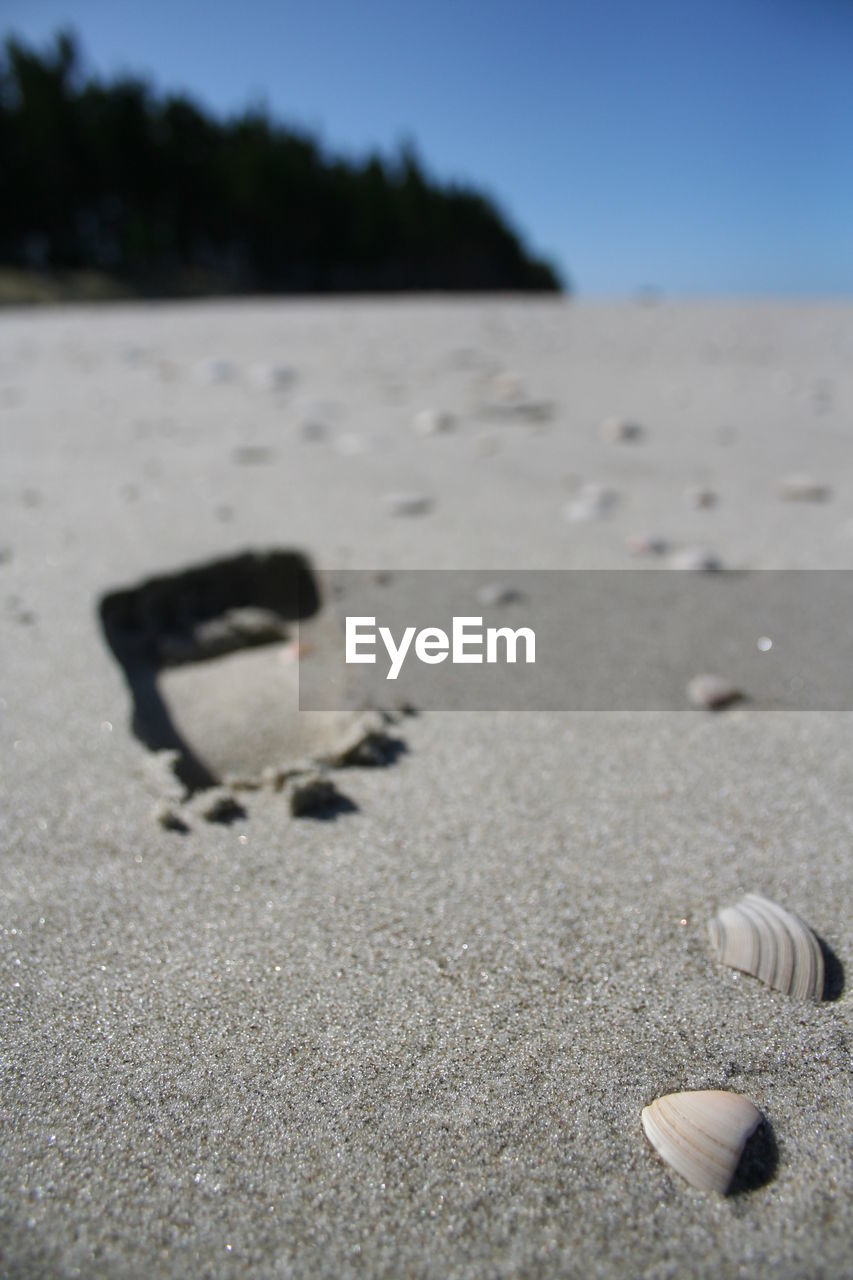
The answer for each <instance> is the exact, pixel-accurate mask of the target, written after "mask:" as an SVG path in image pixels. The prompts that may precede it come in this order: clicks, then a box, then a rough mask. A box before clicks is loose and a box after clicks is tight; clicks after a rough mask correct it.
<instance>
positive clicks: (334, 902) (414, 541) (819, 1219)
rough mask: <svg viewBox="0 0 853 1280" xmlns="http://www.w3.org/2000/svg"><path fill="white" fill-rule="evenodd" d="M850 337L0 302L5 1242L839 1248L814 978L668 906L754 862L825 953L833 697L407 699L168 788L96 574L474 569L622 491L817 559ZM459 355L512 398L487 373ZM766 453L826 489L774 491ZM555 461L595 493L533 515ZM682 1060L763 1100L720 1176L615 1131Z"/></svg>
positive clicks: (339, 309)
mask: <svg viewBox="0 0 853 1280" xmlns="http://www.w3.org/2000/svg"><path fill="white" fill-rule="evenodd" d="M851 357H853V309H851V308H849V307H845V306H841V305H836V306H830V305H826V306H823V305H806V304H801V305H782V304H774V305H770V304H766V305H747V304H738V305H735V304H731V305H728V304H727V305H722V304H714V305H712V304H707V305H698V304H697V305H687V304H676V303H664V304H661V305H658V306H654V307H641V306H638V305H636V304H624V305H623V304H609V305H603V304H602V305H593V304H580V305H572V306H569V305H566V304H564V303H561V302H535V301H529V302H518V301H511V300H497V301H491V302H489V301H483V302H480V301H458V302H450V301H444V300H439V299H433V300H424V301H420V302H412V301H381V302H380V301H377V302H359V301H351V302H343V303H342V302H338V301H327V302H313V301H312V302H293V303H284V304H282V303H255V302H247V303H229V304H204V305H184V306H148V307H144V306H127V307H125V306H120V307H118V306H117V307H110V308H109V309H96V308H92V309H88V308H74V309H67V310H56V311H43V312H41V311H40V312H24V311H18V312H7V313H5V314H4V315H2V316H1V317H0V433H2V437H0V438H2V452H3V469H2V475H0V489H2V497H3V519H2V529H0V552H2V553H3V554H2V555H0V602H2V614H1V615H0V617H2V647H3V667H2V670H3V677H2V688H0V698H2V702H0V711H2V716H0V734H2V754H0V761H1V762H2V779H0V787H2V804H1V805H0V823H2V840H3V876H2V881H0V928H2V950H0V964H2V975H3V978H2V984H0V1026H2V1084H0V1102H2V1133H0V1274H3V1275H8V1276H40V1275H61V1276H72V1275H79V1276H86V1277H90V1276H110V1277H123V1276H128V1277H130V1276H139V1275H150V1276H164V1277H165V1276H188V1277H189V1276H192V1277H198V1276H220V1275H221V1276H229V1275H252V1276H271V1277H272V1276H281V1277H285V1276H287V1277H290V1276H329V1277H346V1276H365V1275H367V1276H374V1275H375V1276H388V1277H392V1276H393V1277H397V1276H403V1275H406V1276H415V1277H449V1276H453V1277H457V1276H458V1277H501V1276H514V1275H525V1276H558V1275H559V1276H596V1277H598V1276H601V1277H612V1276H632V1277H637V1276H643V1277H650V1278H651V1277H654V1278H658V1277H666V1276H676V1275H683V1274H685V1273H689V1274H691V1275H698V1276H709V1277H710V1276H714V1277H721V1276H722V1277H725V1276H736V1275H757V1274H769V1273H770V1272H771V1270H772V1272H773V1274H775V1275H776V1276H778V1277H796V1276H818V1275H824V1276H833V1277H835V1276H845V1275H853V1263H851V1250H850V1242H851V1238H853V1194H852V1193H853V1147H851V1132H853V1114H851V1113H853V1098H851V1082H853V1076H851V1063H850V1045H851V1030H853V1028H851V1001H850V993H849V988H848V986H847V985H843V986H842V989H841V990H840V992H837V991H836V992H835V993H834V994H836V995H837V996H838V998H836V999H834V1000H832V1001H828V1002H825V1003H823V1004H821V1005H802V1004H796V1003H794V1002H792V1001H790V1000H787V999H785V998H784V997H783V996H781V995H779V994H778V993H774V992H772V991H770V990H768V989H767V988H765V987H763V986H761V985H760V984H758V983H757V982H755V981H752V980H750V979H749V978H748V977H745V976H743V975H738V974H736V973H734V972H732V971H730V970H727V969H724V968H722V967H721V966H719V965H718V964H717V963H716V962H715V960H714V958H713V955H712V953H711V950H710V947H709V943H708V939H707V920H708V917H709V915H710V914H712V913H713V911H714V910H715V909H716V908H717V907H718V906H720V905H724V904H727V903H729V902H731V901H734V900H735V899H736V898H737V896H739V895H740V893H741V892H744V891H749V890H756V891H758V892H761V893H764V894H766V895H767V896H769V897H771V898H775V899H777V900H778V901H780V902H781V903H782V904H783V905H785V906H787V907H789V908H791V909H793V910H795V911H797V912H798V913H800V914H801V915H802V916H803V917H804V918H805V919H806V920H808V921H809V922H810V923H811V924H812V925H813V926H814V928H815V929H816V930H817V931H818V932H819V933H820V935H821V936H822V937H823V938H824V939H825V941H826V943H827V944H828V945H829V946H830V947H831V948H832V951H833V952H834V953H835V955H836V956H837V957H838V960H839V961H840V963H841V965H842V966H843V967H845V968H846V970H847V974H848V975H849V973H850V971H851V965H853V959H851V957H853V925H851V920H853V910H851V908H853V858H851V852H850V845H851V839H853V801H851V796H853V757H851V753H850V717H849V714H847V713H832V712H820V713H817V712H816V713H808V712H797V713H792V712H773V711H761V710H758V709H756V708H754V707H750V705H749V704H748V703H747V704H744V705H742V706H736V707H733V708H731V709H730V710H727V711H725V712H722V713H719V714H716V715H713V714H707V713H704V712H701V711H686V712H684V713H678V712H669V713H663V712H661V713H656V712H642V713H628V712H618V711H614V712H608V713H572V712H513V713H509V712H471V713H452V712H443V713H442V712H427V713H425V714H422V715H419V716H417V717H413V718H412V717H409V718H407V719H406V720H405V723H404V724H402V725H401V726H399V728H398V731H399V733H400V736H401V738H402V740H403V741H404V744H405V748H406V749H405V750H404V751H401V752H400V753H399V754H398V755H397V757H396V758H395V759H394V760H393V762H392V763H389V764H388V765H387V766H386V767H382V768H372V769H369V768H354V769H349V770H341V771H336V772H335V779H336V782H337V783H338V785H339V786H340V788H341V790H342V791H343V792H344V793H345V795H346V797H347V798H348V800H349V802H350V807H349V809H348V810H346V811H341V812H338V813H337V814H336V815H335V816H334V817H332V818H330V820H327V821H316V820H312V819H310V818H302V819H295V818H293V817H292V816H291V815H290V812H289V808H288V805H287V802H286V799H285V797H284V795H283V793H277V792H275V791H273V790H272V789H261V790H259V791H253V792H249V793H247V794H246V795H245V797H244V799H243V804H244V806H245V809H246V813H247V816H246V818H245V819H242V820H239V821H235V822H232V823H229V824H224V823H211V822H208V821H205V820H204V818H202V817H200V816H199V815H198V814H197V813H196V812H195V811H194V810H193V811H192V812H190V811H189V810H188V813H189V816H190V823H189V825H190V830H189V831H188V832H187V833H186V834H183V835H182V834H178V833H175V832H173V831H169V830H166V829H164V828H163V827H162V826H161V825H160V824H159V823H158V822H157V821H155V820H154V818H153V817H152V812H153V810H154V807H155V805H156V803H157V801H158V799H162V795H163V787H164V782H163V778H162V777H161V776H160V772H159V766H158V764H157V762H156V761H152V757H151V754H150V753H149V752H148V751H147V750H146V748H145V747H144V746H143V745H142V744H141V743H140V742H139V741H138V739H137V738H136V737H135V736H134V735H133V733H132V732H131V729H130V725H129V717H130V697H129V693H128V689H127V686H126V684H125V681H124V678H123V675H122V672H121V670H120V668H119V666H118V664H117V663H116V661H115V660H114V658H113V656H112V654H111V653H110V652H109V650H108V648H107V645H106V644H105V642H104V639H103V636H102V634H101V629H100V624H99V621H98V616H97V609H98V604H99V601H100V599H101V598H102V597H103V595H104V594H106V593H108V592H111V591H115V590H117V589H119V588H122V587H126V586H129V585H132V584H134V583H135V582H138V581H140V580H142V579H144V578H146V577H150V576H152V575H157V574H163V573H169V572H171V571H175V570H180V569H182V568H184V567H186V566H188V565H192V564H196V563H202V562H207V561H210V560H212V559H214V558H216V557H219V556H228V555H231V554H234V553H236V552H238V551H242V550H245V549H247V548H267V547H283V548H289V549H293V550H298V551H301V552H302V553H304V554H305V555H307V556H308V557H309V558H310V560H311V562H312V564H314V565H315V566H317V568H318V569H319V570H322V569H325V568H331V569H334V568H374V569H394V568H419V567H420V568H458V567H467V568H474V569H487V570H490V571H491V570H493V571H494V577H495V580H496V581H502V582H503V581H511V580H512V574H513V571H516V572H517V571H520V570H522V569H529V568H535V569H544V568H549V569H556V568H602V569H604V568H628V567H632V565H633V563H634V561H633V559H632V558H631V557H630V556H629V555H628V553H627V551H626V538H628V537H629V536H630V535H636V534H648V535H653V536H655V537H661V538H665V539H667V540H669V541H671V542H673V543H675V544H678V545H682V546H684V545H695V544H700V545H702V546H706V547H709V548H711V549H712V550H713V551H714V552H715V553H716V554H718V555H719V556H720V557H721V558H722V560H723V562H724V563H725V564H726V565H730V566H734V567H739V568H813V569H826V568H839V569H840V568H849V567H853V536H851V534H853V492H851V487H850V485H851V481H850V475H851V472H850V465H849V463H850V456H851V455H850V432H851V429H852V428H853V419H851V415H853V359H852V358H851ZM212 361H228V362H229V364H230V366H233V371H234V372H233V376H231V377H229V379H227V380H224V381H212V380H211V379H210V378H209V377H208V376H207V374H206V372H205V370H209V368H210V365H211V362H212ZM258 365H260V366H262V367H263V366H266V367H267V368H274V367H278V366H283V367H287V368H288V369H292V370H293V371H294V381H293V384H292V385H285V386H284V387H283V388H281V387H279V388H278V389H276V385H275V384H276V379H275V378H267V379H264V378H262V377H260V376H259V375H258V372H257V368H256V366H258ZM252 370H254V372H250V371H252ZM493 373H513V374H515V376H516V381H517V384H519V385H520V387H521V389H520V390H519V392H518V397H517V399H518V403H519V404H521V405H523V406H527V408H526V409H525V410H524V411H523V412H520V413H513V412H512V411H511V409H510V411H507V412H492V413H491V414H490V415H487V416H483V415H482V414H481V412H480V409H481V407H482V404H483V403H484V400H485V401H486V402H488V397H489V396H491V395H494V394H495V388H494V385H493V384H491V383H488V379H489V378H490V377H491V376H492V374H493ZM270 385H271V386H272V389H270ZM508 385H509V382H508V380H506V379H505V380H504V382H503V383H502V384H500V386H499V387H498V389H497V393H498V394H499V395H500V394H505V393H506V388H507V386H508ZM484 388H486V389H485V391H484ZM531 405H534V406H536V411H535V412H532V411H530V406H531ZM548 405H550V406H552V409H548V410H547V411H546V410H545V409H543V408H542V406H548ZM493 407H494V406H493ZM425 409H430V410H434V411H435V412H439V413H445V412H446V413H450V414H453V415H454V419H455V422H454V425H453V427H452V429H448V430H442V431H441V432H438V433H436V434H432V435H427V436H424V435H423V434H422V433H420V432H419V431H418V430H417V429H416V428H415V427H413V422H414V420H415V416H416V415H417V414H418V413H419V412H421V411H423V410H425ZM614 415H618V416H622V417H625V418H626V419H630V420H631V421H632V422H633V421H636V422H637V423H638V424H640V425H641V426H642V427H643V429H644V434H643V437H642V439H640V440H636V441H631V442H624V443H620V442H615V443H614V442H611V441H610V440H607V439H602V436H601V433H600V426H601V423H602V421H603V420H605V419H606V418H608V417H611V416H614ZM318 422H320V423H321V425H322V426H323V427H324V428H325V429H324V430H322V431H318V430H317V429H316V424H317V423H318ZM306 424H314V426H313V427H312V428H308V429H306ZM803 472H805V473H807V474H808V475H809V476H811V477H813V478H814V479H815V481H817V482H819V483H825V484H827V485H829V486H830V488H831V493H830V494H829V496H828V498H827V500H826V501H821V502H796V503H791V502H786V501H783V500H781V499H780V497H779V493H778V486H779V484H780V482H781V481H782V480H783V479H784V477H785V476H786V475H790V474H797V473H803ZM584 484H597V485H601V486H606V487H607V488H608V489H609V488H612V489H614V490H617V491H618V492H619V494H620V500H619V502H618V503H617V504H616V505H615V506H614V507H613V509H612V510H611V511H608V512H607V513H605V515H604V516H603V517H602V518H600V519H599V518H594V519H590V520H580V521H567V520H566V519H565V518H564V515H563V509H564V507H565V506H566V503H567V502H571V501H572V497H573V494H576V493H577V492H578V491H579V489H580V487H581V486H583V485H584ZM691 486H693V487H695V486H701V487H702V488H707V489H711V490H713V492H714V493H715V495H717V501H716V503H715V504H714V505H713V506H710V507H696V506H695V505H691V503H690V501H689V500H687V499H685V492H686V491H687V490H689V489H690V487H691ZM389 494H418V495H423V496H425V497H427V498H429V500H430V505H429V508H428V509H425V510H424V511H422V512H421V513H420V514H412V515H395V514H393V512H392V511H390V510H389V506H388V501H387V495H389ZM226 701H227V700H226ZM236 728H237V731H238V732H239V729H240V723H239V716H238V719H237V725H236ZM246 732H247V733H249V732H251V726H250V725H247V726H246ZM687 1088H729V1089H734V1090H737V1091H739V1092H743V1093H746V1094H748V1095H749V1097H751V1098H752V1099H753V1101H754V1102H755V1103H756V1104H757V1105H758V1106H759V1107H760V1108H761V1109H762V1111H763V1112H764V1114H765V1115H766V1117H767V1118H768V1120H769V1122H770V1125H771V1126H772V1138H773V1145H774V1146H775V1156H773V1159H772V1160H771V1162H770V1165H769V1166H768V1168H767V1169H766V1171H765V1176H764V1177H763V1179H760V1180H758V1181H759V1182H760V1185H755V1186H754V1187H752V1188H751V1189H749V1190H746V1191H744V1192H742V1193H740V1194H737V1195H734V1196H730V1197H728V1198H725V1199H723V1198H720V1197H717V1196H714V1195H709V1194H702V1193H699V1192H696V1191H693V1190H691V1189H690V1188H689V1187H688V1186H687V1184H686V1183H684V1182H683V1181H682V1180H681V1179H679V1178H678V1176H677V1175H674V1174H672V1173H671V1172H670V1171H668V1169H667V1168H666V1166H664V1165H663V1164H662V1163H661V1161H660V1160H659V1159H658V1158H657V1157H656V1156H655V1154H654V1153H653V1152H652V1151H651V1149H650V1148H649V1146H648V1143H647V1142H646V1140H645V1138H644V1135H643V1132H642V1127H641V1123H640V1112H641V1110H642V1107H643V1106H644V1105H646V1104H647V1103H649V1102H650V1101H651V1100H652V1099H653V1098H655V1097H656V1096H658V1095H660V1094H661V1093H664V1092H669V1091H673V1090H677V1089H687ZM771 1154H772V1153H771Z"/></svg>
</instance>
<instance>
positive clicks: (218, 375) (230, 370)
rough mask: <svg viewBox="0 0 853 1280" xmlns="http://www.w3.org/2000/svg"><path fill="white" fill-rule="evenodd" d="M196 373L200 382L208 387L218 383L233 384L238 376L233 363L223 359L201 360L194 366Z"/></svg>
mask: <svg viewBox="0 0 853 1280" xmlns="http://www.w3.org/2000/svg"><path fill="white" fill-rule="evenodd" d="M196 371H197V373H198V377H199V378H200V380H201V381H202V382H204V383H206V384H207V385H208V386H214V385H215V384H216V383H219V382H233V381H234V380H235V379H236V377H237V374H238V369H237V366H236V364H235V363H234V361H233V360H226V359H224V358H219V359H216V360H202V361H200V362H199V364H198V365H197V366H196Z"/></svg>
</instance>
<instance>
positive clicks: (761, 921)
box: [710, 893, 824, 1000]
mask: <svg viewBox="0 0 853 1280" xmlns="http://www.w3.org/2000/svg"><path fill="white" fill-rule="evenodd" d="M710 930H711V941H712V942H713V944H714V949H715V951H716V952H717V955H718V956H719V958H720V959H721V960H722V962H723V964H727V965H730V966H731V967H732V968H733V969H740V970H741V971H742V972H744V973H750V974H752V975H753V977H755V978H760V979H761V981H762V982H766V983H767V985H768V986H770V987H773V988H774V990H776V991H784V993H785V995H789V996H796V997H797V998H798V999H802V1000H809V999H811V1000H820V999H822V997H823V983H824V964H823V952H822V951H821V949H820V943H819V942H818V940H817V938H816V937H815V935H814V934H813V933H812V931H811V929H810V928H809V927H808V925H807V924H805V923H804V922H803V921H802V920H801V919H800V918H799V916H795V915H794V914H793V912H791V911H786V910H785V909H784V907H780V906H778V905H777V903H775V902H771V901H770V900H769V898H763V897H762V896H761V895H760V894H758V893H748V894H746V896H745V897H743V898H741V900H740V902H739V903H738V904H737V906H734V907H726V908H724V910H722V911H721V912H720V913H719V914H718V915H717V916H715V917H714V919H713V920H712V921H711V924H710Z"/></svg>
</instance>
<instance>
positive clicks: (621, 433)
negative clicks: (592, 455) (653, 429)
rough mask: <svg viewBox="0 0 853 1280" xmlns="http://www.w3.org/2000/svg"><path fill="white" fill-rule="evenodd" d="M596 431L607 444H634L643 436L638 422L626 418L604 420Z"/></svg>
mask: <svg viewBox="0 0 853 1280" xmlns="http://www.w3.org/2000/svg"><path fill="white" fill-rule="evenodd" d="M598 430H599V434H600V435H601V438H602V440H606V441H607V442H608V444H635V443H636V442H637V441H638V440H642V438H643V435H644V434H645V433H644V431H643V428H642V427H641V426H640V424H639V423H638V422H631V421H630V420H629V419H627V418H605V419H604V421H603V422H602V424H601V426H600V427H599V429H598Z"/></svg>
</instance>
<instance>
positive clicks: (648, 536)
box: [625, 533, 669, 556]
mask: <svg viewBox="0 0 853 1280" xmlns="http://www.w3.org/2000/svg"><path fill="white" fill-rule="evenodd" d="M625 550H626V551H627V552H628V554H629V555H631V556H665V555H666V553H667V551H668V550H669V543H668V542H667V540H666V538H659V537H657V535H656V534H653V533H631V534H629V535H628V537H627V538H626V539H625Z"/></svg>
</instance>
